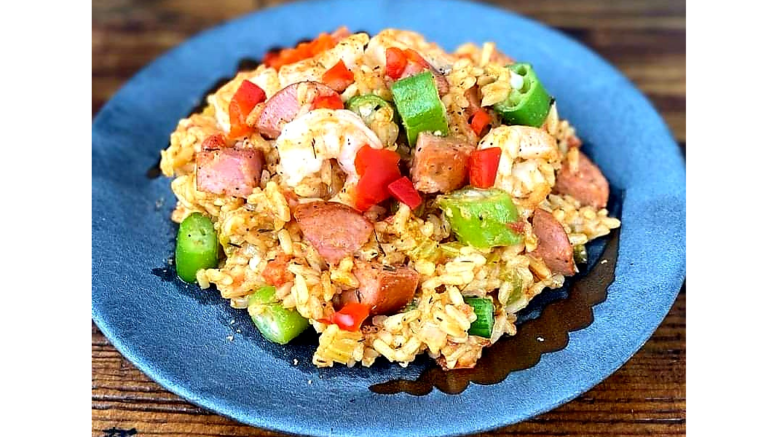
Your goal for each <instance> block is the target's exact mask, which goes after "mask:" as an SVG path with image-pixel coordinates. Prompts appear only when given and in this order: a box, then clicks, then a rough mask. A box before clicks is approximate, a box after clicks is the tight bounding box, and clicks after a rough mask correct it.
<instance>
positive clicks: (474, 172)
mask: <svg viewBox="0 0 777 437" xmlns="http://www.w3.org/2000/svg"><path fill="white" fill-rule="evenodd" d="M501 157H502V149H500V148H499V147H491V148H488V149H481V150H475V151H474V152H472V155H470V157H469V183H470V184H472V186H474V187H477V188H491V187H493V186H494V182H495V181H496V171H497V169H498V168H499V158H501Z"/></svg>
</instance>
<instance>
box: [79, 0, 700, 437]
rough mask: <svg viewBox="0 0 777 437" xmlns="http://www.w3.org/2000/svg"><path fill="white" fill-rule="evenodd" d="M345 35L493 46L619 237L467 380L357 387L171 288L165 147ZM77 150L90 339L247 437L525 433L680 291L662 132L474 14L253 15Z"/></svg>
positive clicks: (510, 21)
mask: <svg viewBox="0 0 777 437" xmlns="http://www.w3.org/2000/svg"><path fill="white" fill-rule="evenodd" d="M343 24H344V25H347V26H348V27H349V28H350V29H352V30H366V31H368V32H370V33H372V34H374V33H376V32H378V31H379V30H380V29H382V28H386V27H398V28H406V29H413V30H417V31H420V32H422V33H424V34H425V35H426V36H427V38H428V39H430V40H432V41H437V42H439V43H440V44H442V45H443V46H444V47H445V48H446V49H449V50H452V49H454V48H455V47H456V46H457V45H458V44H461V43H464V42H466V41H475V42H484V41H489V40H493V41H495V42H496V43H497V45H498V47H500V48H501V49H503V50H504V51H505V52H507V53H508V54H510V55H512V56H513V57H515V58H517V59H519V60H526V61H530V62H532V63H533V64H534V65H535V67H536V69H537V71H538V73H539V76H540V77H541V78H542V80H543V82H544V83H545V84H546V87H547V88H548V89H549V90H550V91H551V92H552V93H553V94H554V95H555V97H556V98H557V99H558V105H559V109H560V112H561V114H562V115H563V116H564V117H565V118H569V119H570V120H571V121H572V123H573V124H574V125H575V126H576V127H577V128H578V131H579V133H580V135H581V137H582V139H583V141H584V143H585V146H584V150H585V151H586V153H588V154H589V155H590V156H591V157H592V158H593V159H594V161H596V163H597V164H599V166H600V167H601V168H602V170H603V171H604V173H605V175H606V176H607V178H608V179H609V181H610V183H611V186H612V187H613V193H614V195H613V199H612V203H611V205H612V209H613V211H614V213H616V214H619V216H620V217H621V219H622V221H623V227H622V229H621V230H620V232H619V239H620V242H619V245H618V242H617V241H616V240H617V239H618V233H616V234H615V236H613V237H610V238H609V239H604V240H602V241H601V242H599V243H597V244H595V245H594V246H593V247H592V249H591V252H592V254H593V257H594V258H597V257H599V256H600V254H601V252H602V250H603V249H604V250H605V254H604V256H603V257H602V260H604V259H607V260H608V261H609V263H608V264H602V261H601V260H597V261H596V262H593V263H590V265H592V266H595V267H593V270H594V271H593V272H591V273H589V274H588V276H586V272H584V273H583V274H581V275H579V276H580V277H581V278H574V279H573V280H572V281H570V283H573V284H577V285H576V286H575V285H573V286H572V287H571V289H568V288H566V287H565V288H564V289H562V290H555V291H549V292H546V293H544V294H543V295H541V296H540V298H538V299H537V300H536V301H534V302H533V303H532V305H530V307H529V308H527V309H526V310H525V311H523V312H522V313H521V321H523V322H525V323H523V324H522V325H521V328H520V333H519V335H518V336H517V337H516V339H515V340H509V341H505V342H504V345H503V346H501V347H494V348H492V349H489V350H487V351H486V352H485V354H484V357H483V359H482V361H483V367H482V370H480V371H473V372H463V373H458V372H448V373H447V374H444V373H442V372H439V371H430V370H426V369H427V368H429V367H430V363H429V361H427V360H418V362H416V363H413V364H411V365H410V366H409V367H408V368H407V369H403V368H401V367H399V366H395V365H394V366H391V365H388V364H387V363H385V361H380V362H379V363H376V365H375V366H374V367H373V368H370V369H364V368H354V369H348V368H336V369H316V368H315V367H313V366H312V365H311V364H310V357H311V356H312V352H313V350H314V348H315V337H314V336H313V335H307V336H303V337H302V338H300V339H298V340H296V341H295V342H294V343H293V344H291V345H289V346H287V347H285V348H284V347H279V346H277V345H273V344H270V343H268V342H267V341H265V340H263V339H262V338H261V336H260V335H259V333H258V332H257V331H256V329H254V328H253V326H252V325H251V323H250V320H249V318H248V317H247V314H246V312H245V311H236V310H233V309H231V308H230V307H229V305H228V303H227V301H224V300H222V299H221V298H220V297H219V296H218V292H217V291H215V290H207V291H203V290H199V289H198V288H197V287H193V286H187V285H185V284H183V283H181V282H179V281H175V280H173V278H174V272H173V271H172V269H171V268H170V266H169V265H168V260H169V259H170V258H171V256H172V253H173V248H174V236H175V231H176V227H175V226H174V224H173V223H172V222H170V220H169V215H170V212H171V210H172V208H173V207H174V204H175V200H174V197H173V194H172V193H171V191H170V188H169V182H170V181H169V180H167V179H165V178H149V177H147V170H148V169H149V168H151V167H153V166H154V165H156V163H157V160H158V157H159V151H160V150H161V149H163V148H165V147H166V146H167V144H168V138H169V135H170V132H172V131H173V129H174V128H175V126H176V124H177V122H178V120H179V119H181V118H183V117H186V116H187V114H188V113H189V112H190V111H191V110H192V109H193V108H194V107H195V106H196V105H197V104H198V103H199V102H200V100H201V98H202V96H203V94H204V93H205V92H206V91H207V90H208V89H209V88H210V87H211V86H212V85H213V84H214V83H215V82H217V81H218V80H219V79H220V78H224V77H229V76H232V75H234V73H235V71H236V68H237V65H238V62H239V60H240V59H243V58H254V59H261V56H262V55H263V54H264V52H265V51H266V50H267V49H269V48H271V47H274V46H289V45H293V44H295V43H296V42H297V41H298V40H300V39H302V38H311V37H314V36H316V35H317V34H318V33H319V32H323V31H330V30H332V29H335V28H336V27H338V26H340V25H343ZM92 134H93V140H92V141H93V143H92V172H93V179H92V196H93V197H92V230H93V237H92V250H93V265H92V281H93V298H92V307H93V309H92V316H93V318H94V321H95V322H96V323H97V325H98V326H99V327H100V329H101V330H102V331H103V333H105V335H106V336H107V337H108V338H109V339H110V341H111V342H112V343H113V345H114V346H116V348H117V349H119V351H121V353H123V354H124V356H126V357H127V358H128V359H129V360H130V361H132V362H133V363H134V364H135V365H136V366H137V367H138V368H140V369H141V370H142V371H143V372H145V373H146V374H148V375H149V376H150V377H152V378H153V379H155V380H156V381H157V382H159V383H160V384H162V385H163V386H164V387H165V388H167V389H169V390H171V391H173V392H175V393H177V394H179V395H180V396H182V397H184V398H186V399H188V400H189V401H191V402H193V403H195V404H198V405H200V406H202V407H205V408H207V409H210V410H213V411H216V412H218V413H221V414H224V415H226V416H229V417H232V418H234V419H237V420H239V421H241V422H244V423H248V424H251V425H255V426H258V427H263V428H270V429H275V430H281V431H286V432H292V433H300V434H311V435H373V436H374V435H387V434H391V435H448V434H462V433H469V432H475V431H481V430H485V429H489V428H495V427H498V426H502V425H507V424H511V423H515V422H518V421H521V420H524V419H526V418H529V417H531V416H534V415H536V414H539V413H542V412H544V411H547V410H550V409H551V408H554V407H556V406H558V405H560V404H562V403H563V402H566V401H568V400H570V399H572V398H574V397H575V396H577V395H579V394H581V393H583V392H584V391H586V390H588V389H590V388H591V387H593V386H594V385H595V384H597V383H598V382H600V381H602V380H603V379H604V378H606V377H607V376H608V375H610V374H612V373H613V372H614V371H615V370H616V369H617V368H618V367H619V366H621V365H622V364H623V363H624V362H625V361H626V360H628V359H629V357H631V356H632V355H633V354H634V353H635V352H636V351H637V350H638V349H639V348H640V346H642V344H644V342H645V341H646V340H647V339H648V338H649V337H650V335H651V334H652V333H653V331H654V330H655V329H656V327H657V326H658V325H659V323H660V322H661V320H662V319H663V318H664V316H665V315H666V313H667V311H668V310H669V308H670V307H671V305H672V302H673V301H674V299H675V297H676V295H677V291H678V289H679V288H680V285H681V283H682V281H683V278H684V276H685V169H684V163H683V159H682V157H681V156H680V154H679V151H678V147H677V145H676V144H675V143H674V141H673V140H672V137H671V135H670V133H669V131H668V129H667V127H666V126H665V124H664V122H663V121H662V120H661V118H660V116H659V115H658V114H657V113H656V111H655V110H654V109H653V108H652V107H651V105H650V103H649V102H648V101H647V100H646V99H645V97H644V96H643V95H642V94H640V93H639V92H638V91H637V90H636V89H635V88H634V87H633V86H632V84H631V83H629V81H628V80H627V79H626V78H624V77H623V76H622V75H621V74H620V73H618V72H617V71H616V70H615V69H614V68H613V67H612V66H610V65H609V64H607V63H606V62H605V61H603V60H602V59H601V58H599V57H598V56H597V55H596V54H594V53H592V52H591V51H589V50H588V49H586V48H585V47H583V46H582V45H580V44H578V43H576V42H575V41H572V40H570V39H569V38H567V37H565V36H564V35H562V34H560V33H558V32H556V31H554V30H552V29H549V28H548V27H545V26H543V25H540V24H538V23H536V22H533V21H531V20H527V19H525V18H522V17H519V16H516V15H513V14H510V13H507V12H504V11H501V10H499V9H494V8H491V7H487V6H483V5H478V4H473V3H463V2H450V1H439V0H437V1H425V2H423V7H419V4H418V3H417V2H412V1H397V0H391V1H389V0H385V1H373V2H356V1H327V2H323V1H317V2H303V3H294V4H290V5H287V6H283V7H278V8H271V9H267V10H264V11H261V12H258V13H255V14H252V15H249V16H246V17H243V18H241V19H238V20H235V21H232V22H229V23H227V24H225V25H223V26H220V27H218V28H215V29H213V30H211V31H208V32H205V33H203V34H201V35H199V36H197V37H195V38H193V39H192V40H191V41H189V42H187V43H185V44H183V45H182V46H180V47H178V48H176V49H175V50H173V51H171V52H170V53H167V54H166V55H164V56H163V57H161V58H159V59H158V60H156V61H155V62H154V63H153V64H151V65H149V66H148V67H147V68H145V69H144V70H143V71H141V72H140V73H139V74H138V75H137V76H135V77H134V78H133V79H132V80H131V81H129V82H128V83H127V84H126V85H125V86H124V87H123V88H122V89H121V90H120V91H119V92H118V93H117V94H116V96H115V97H114V98H113V99H112V100H111V101H110V102H108V104H106V105H105V107H104V108H103V109H102V111H100V113H99V114H98V115H97V117H96V118H95V120H94V124H93V127H92ZM605 246H607V248H606V249H605ZM607 251H609V254H608V253H606V252H607ZM616 254H617V261H616V260H615V255H616ZM597 269H600V270H601V271H598V272H597V271H596V270H597ZM613 270H614V275H615V279H614V281H613V282H612V284H611V285H610V286H609V287H606V285H607V283H609V282H610V280H611V277H610V276H611V275H612V271H613ZM605 290H606V292H607V294H606V299H605V295H604V291H605ZM554 301H555V302H554ZM551 302H553V303H551ZM540 313H542V315H541V316H540ZM591 315H593V321H592V322H591V318H590V317H591ZM538 316H539V318H537V317H538ZM530 319H536V320H531V321H528V322H526V321H527V320H530ZM589 324H590V325H589ZM586 326H587V327H586ZM568 332H569V334H567V333H568ZM537 337H541V339H539V340H538V339H537ZM499 344H502V341H500V342H499V343H498V345H499ZM554 351H555V352H554ZM543 352H545V353H544V354H543V355H542V356H541V359H540V354H541V353H543ZM295 359H296V360H298V364H296V365H295V364H294V360H295ZM511 369H523V370H518V371H510V370H511ZM400 379H404V380H405V381H404V382H403V381H399V380H400ZM407 392H411V393H413V394H409V393H407ZM386 393H393V394H386Z"/></svg>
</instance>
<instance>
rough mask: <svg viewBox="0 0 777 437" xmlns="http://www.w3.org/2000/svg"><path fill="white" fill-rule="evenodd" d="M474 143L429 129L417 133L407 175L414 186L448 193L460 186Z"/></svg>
mask: <svg viewBox="0 0 777 437" xmlns="http://www.w3.org/2000/svg"><path fill="white" fill-rule="evenodd" d="M473 150H475V146H472V145H470V144H466V143H463V142H461V141H457V140H455V139H452V138H445V137H438V136H436V135H434V134H432V133H429V132H422V133H421V134H419V135H418V142H417V143H416V146H415V153H414V155H413V163H412V165H411V166H410V177H411V179H412V180H413V185H414V186H415V188H416V190H418V191H421V192H424V193H437V192H441V193H448V192H451V191H453V190H456V189H459V188H461V187H463V186H464V185H465V184H466V183H467V176H468V174H469V155H471V154H472V151H473Z"/></svg>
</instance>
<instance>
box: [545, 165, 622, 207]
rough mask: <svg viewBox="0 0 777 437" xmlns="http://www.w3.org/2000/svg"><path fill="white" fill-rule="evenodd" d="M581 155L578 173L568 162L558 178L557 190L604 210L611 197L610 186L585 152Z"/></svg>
mask: <svg viewBox="0 0 777 437" xmlns="http://www.w3.org/2000/svg"><path fill="white" fill-rule="evenodd" d="M579 153H580V157H579V158H578V165H577V171H573V170H572V168H571V166H570V165H569V160H566V161H565V162H564V165H563V166H562V167H561V171H560V172H559V173H558V177H557V178H556V187H555V190H556V191H557V192H559V193H561V194H569V195H570V196H572V197H574V198H575V199H577V200H579V201H580V202H581V203H582V204H584V205H590V206H593V207H594V208H597V209H599V208H604V207H605V206H607V199H608V198H609V197H610V184H609V183H607V179H605V178H604V175H603V174H602V172H601V170H599V167H597V166H596V164H594V163H593V162H591V160H590V159H588V157H587V156H585V155H584V154H583V152H579Z"/></svg>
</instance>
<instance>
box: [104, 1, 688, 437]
mask: <svg viewBox="0 0 777 437" xmlns="http://www.w3.org/2000/svg"><path fill="white" fill-rule="evenodd" d="M280 3H284V2H283V1H263V0H220V1H212V0H158V1H144V0H97V1H95V2H93V18H92V20H93V21H92V111H93V114H96V113H97V111H99V109H100V108H101V107H102V105H103V104H104V103H105V102H106V101H107V100H108V99H110V98H111V96H112V95H113V93H114V92H115V91H116V90H117V89H118V88H119V87H120V86H121V85H122V84H123V83H124V82H126V81H127V80H128V79H129V78H130V77H132V75H134V74H135V73H136V72H137V71H138V70H139V69H141V68H142V67H143V66H145V65H146V64H148V63H149V62H151V61H152V60H153V59H154V58H156V57H157V56H159V55H160V54H162V53H163V52H165V51H166V50H168V49H170V48H172V47H174V46H176V45H178V44H180V43H182V42H183V41H185V40H186V39H187V38H189V37H191V36H192V35H193V34H195V33H197V32H200V31H202V30H205V29H207V28H209V27H211V26H213V25H216V24H218V23H220V22H223V21H225V20H229V19H231V18H234V17H236V16H239V15H242V14H245V13H248V12H251V11H254V10H257V9H260V8H263V7H266V6H270V5H274V4H280ZM490 3H492V4H495V5H498V6H501V7H503V8H505V9H509V10H513V11H515V12H519V13H521V14H524V15H526V16H529V17H532V18H535V19H537V20H540V21H542V22H545V23H546V24H549V25H551V26H554V27H556V28H558V29H559V30H561V31H563V32H565V33H566V34H568V35H570V36H572V37H574V38H576V39H578V40H579V41H581V42H583V43H584V44H586V45H588V46H589V47H591V48H592V49H594V50H595V51H597V52H598V53H599V54H601V55H602V56H604V57H605V58H606V59H607V60H609V61H610V62H612V63H613V64H614V65H615V66H617V67H618V68H619V69H620V70H621V71H622V72H623V73H625V74H626V76H628V77H629V78H630V79H631V80H632V81H633V82H634V83H635V84H636V85H637V87H639V88H640V89H641V90H642V91H643V92H644V93H645V94H646V95H647V96H648V97H649V98H650V100H651V101H652V102H653V104H654V105H655V106H656V108H657V109H658V110H659V111H660V113H661V114H662V116H663V117H664V119H665V120H666V122H667V124H668V125H669V126H670V128H671V129H672V131H673V132H674V135H675V137H676V139H677V141H678V144H679V145H680V147H681V148H682V149H683V151H684V149H685V2H684V1H682V0H621V1H617V0H542V1H537V0H526V1H509V0H499V1H492V2H490ZM644 434H650V435H655V436H669V435H685V288H684V287H683V290H682V291H681V292H680V296H679V298H678V299H677V301H676V302H675V304H674V306H673V307H672V310H671V311H670V313H669V315H668V316H667V318H666V320H664V322H663V323H662V324H661V326H660V327H659V329H658V330H657V331H656V333H655V334H654V335H653V337H652V338H651V339H650V340H649V341H648V342H647V343H646V344H645V346H644V347H643V348H642V349H641V350H640V351H639V352H638V353H637V354H636V355H635V356H634V357H633V358H632V359H631V360H629V362H627V363H626V364H625V365H624V366H623V367H622V368H621V369H620V370H618V371H617V372H616V373H615V374H614V375H612V376H610V377H609V378H607V379H606V380H605V381H604V382H602V383H601V384H599V385H598V386H596V387H594V388H593V389H592V390H590V391H589V392H587V393H585V394H583V395H582V396H580V397H578V398H577V399H575V400H573V401H572V402H569V403H568V404H566V405H563V406H561V407H559V408H557V409H555V410H553V411H551V412H548V413H546V414H543V415H541V416H538V417H536V418H534V419H531V420H529V421H526V422H523V423H520V424H517V425H513V426H508V427H505V428H500V429H498V430H495V431H493V432H490V433H486V434H482V435H483V436H525V435H531V436H559V435H568V436H593V435H597V436H601V435H606V436H625V435H644ZM92 435H93V436H111V437H120V436H122V437H123V436H146V435H148V436H180V435H187V436H203V437H204V436H272V435H278V434H277V433H273V432H269V431H265V430H260V429H256V428H252V427H249V426H245V425H242V424H240V423H237V422H235V421H233V420H231V419H227V418H224V417H221V416H219V415H216V414H213V413H210V412H208V411H205V410H203V409H201V408H199V407H197V406H194V405H192V404H190V403H188V402H186V401H185V400H183V399H181V398H179V397H178V396H176V395H174V394H172V393H170V392H168V391H167V390H165V389H163V388H161V387H160V386H159V385H157V384H156V383H155V382H153V381H152V380H150V379H149V378H148V377H146V376H145V375H144V374H143V373H141V372H140V371H139V370H137V369H136V368H135V367H134V366H133V365H132V364H131V363H130V362H129V361H127V360H126V359H124V358H123V357H122V356H121V354H119V352H117V351H116V349H114V348H113V346H111V344H110V343H109V342H108V340H107V339H106V338H105V337H104V336H103V335H102V333H100V331H99V330H98V329H97V328H96V327H95V326H94V324H93V325H92Z"/></svg>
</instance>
